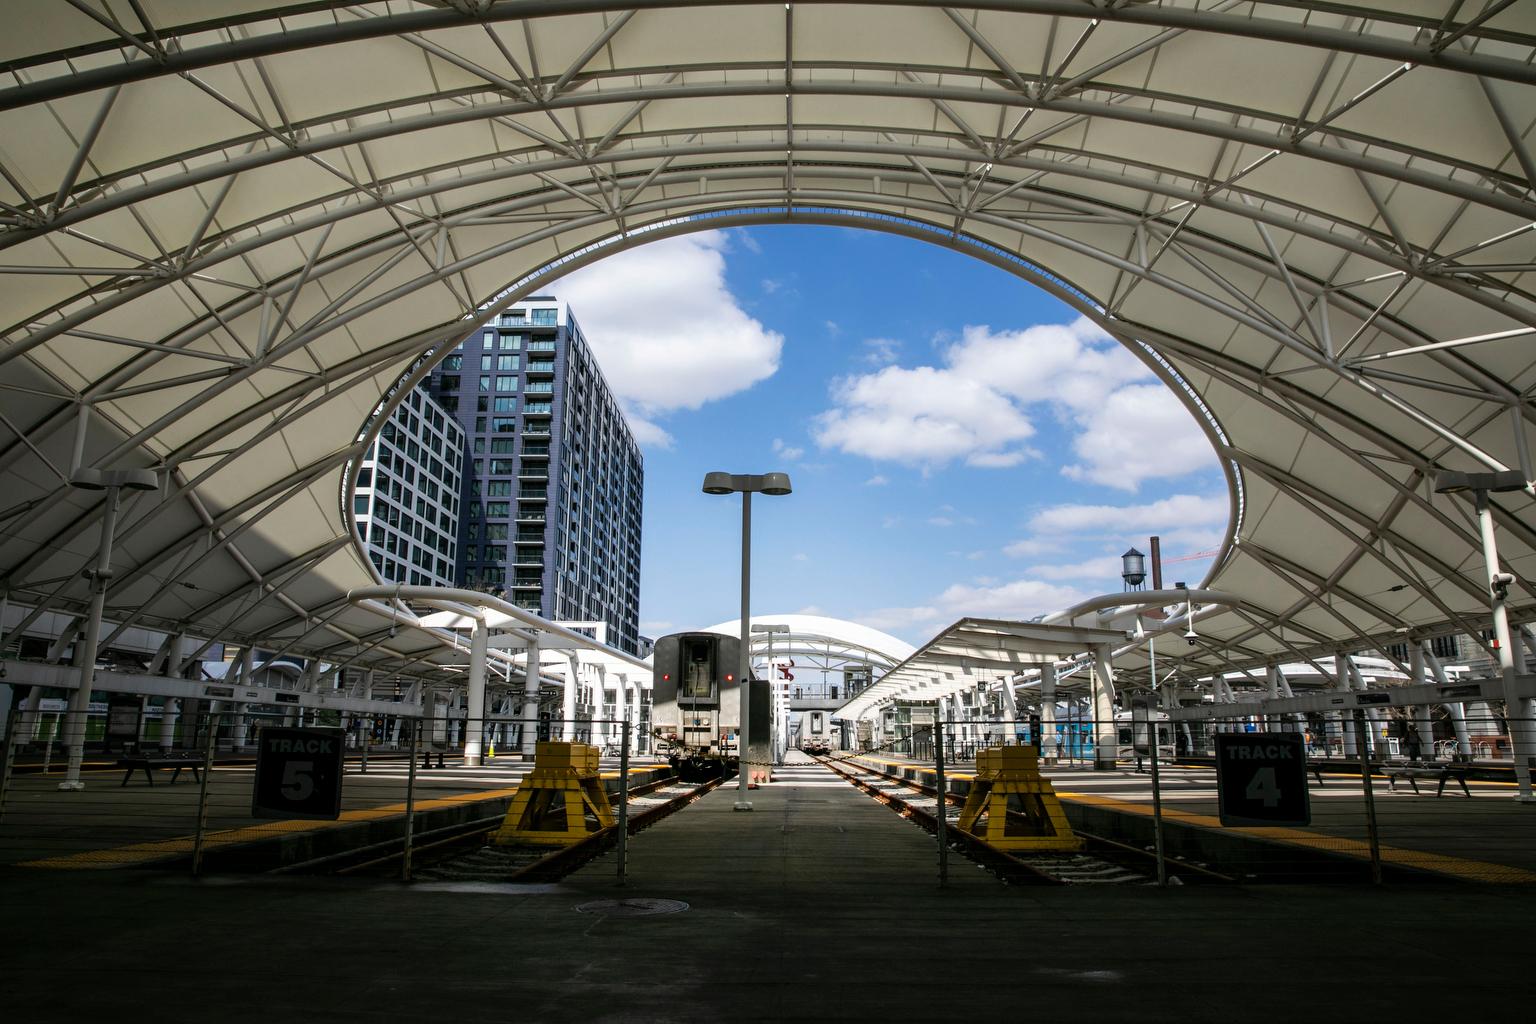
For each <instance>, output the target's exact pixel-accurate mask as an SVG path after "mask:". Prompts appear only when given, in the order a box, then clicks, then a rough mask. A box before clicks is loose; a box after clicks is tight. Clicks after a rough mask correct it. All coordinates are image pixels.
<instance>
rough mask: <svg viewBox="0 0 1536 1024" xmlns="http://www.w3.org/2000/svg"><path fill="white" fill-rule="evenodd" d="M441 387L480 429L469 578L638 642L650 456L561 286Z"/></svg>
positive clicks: (488, 329) (472, 482) (484, 332)
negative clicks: (644, 455)
mask: <svg viewBox="0 0 1536 1024" xmlns="http://www.w3.org/2000/svg"><path fill="white" fill-rule="evenodd" d="M430 386H431V389H432V393H433V395H434V396H436V398H437V400H438V401H439V402H440V403H441V404H442V406H443V408H445V409H447V410H449V411H450V412H451V413H453V414H454V415H455V416H457V418H458V420H459V423H460V424H462V426H463V428H464V430H465V432H466V434H467V436H468V444H469V454H468V457H467V458H468V461H467V462H466V464H465V469H464V480H465V485H464V489H463V503H462V507H461V514H460V532H459V559H458V563H457V578H458V580H459V585H461V586H466V587H475V588H481V589H488V588H502V589H504V590H505V592H506V594H507V596H508V598H509V599H510V600H512V601H513V602H515V603H517V604H519V605H522V606H523V607H525V608H529V609H532V610H534V611H537V612H538V613H539V614H540V615H543V616H545V617H546V618H551V619H559V620H563V621H603V622H606V623H607V624H608V631H607V640H608V643H610V644H612V645H613V646H615V647H619V648H621V649H623V650H627V651H634V650H636V648H637V645H638V643H639V607H640V507H641V491H642V486H643V482H644V465H643V462H642V460H641V456H640V448H639V445H637V444H636V443H635V439H634V435H633V434H631V433H630V430H629V425H628V424H627V423H626V422H625V421H624V415H623V413H622V412H621V411H620V410H619V406H618V403H617V402H616V401H615V400H614V397H613V393H612V392H611V391H610V390H609V388H608V382H607V381H606V380H605V379H604V378H603V374H602V371H601V370H600V369H599V368H598V366H597V363H596V361H595V360H594V359H593V358H592V352H591V349H590V348H589V347H588V345H587V340H586V338H585V337H583V335H582V333H581V328H580V327H579V326H578V325H577V324H576V321H575V319H574V318H573V317H572V316H571V315H570V313H569V310H566V309H563V308H562V307H561V305H560V303H559V301H558V300H556V299H554V298H552V297H550V296H534V297H532V298H529V299H525V300H523V301H521V302H519V303H517V304H516V305H515V306H513V307H512V308H510V309H508V310H505V311H504V312H502V313H501V314H500V315H498V316H497V318H496V320H495V321H494V322H493V323H489V324H486V325H485V326H484V327H483V328H482V329H480V330H478V331H476V332H475V333H474V334H472V335H470V336H469V337H467V338H465V339H464V341H463V343H462V344H461V345H460V346H459V348H458V350H457V351H455V352H454V353H452V354H451V355H449V356H448V357H447V358H446V359H444V360H443V362H442V363H441V364H440V365H439V367H438V368H437V370H436V371H434V373H433V375H432V380H431V385H430Z"/></svg>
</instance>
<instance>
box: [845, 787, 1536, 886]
mask: <svg viewBox="0 0 1536 1024" xmlns="http://www.w3.org/2000/svg"><path fill="white" fill-rule="evenodd" d="M872 760H873V759H872ZM881 763H883V764H901V765H902V766H903V767H917V766H916V765H911V764H907V763H905V762H896V761H886V762H881ZM1188 767H1192V768H1194V766H1188ZM1195 770H1199V769H1198V768H1195ZM1204 770H1206V771H1212V770H1214V769H1204ZM924 773H925V774H928V775H932V772H931V771H925V772H924ZM1324 774H1325V775H1329V777H1334V776H1333V775H1332V774H1330V773H1328V772H1324ZM951 777H952V778H966V777H969V778H974V777H975V776H963V775H954V776H951ZM1339 777H1341V778H1351V777H1352V776H1349V775H1343V776H1339ZM1353 777H1356V778H1358V776H1353ZM1478 784H1479V783H1478V782H1477V781H1475V780H1474V781H1472V785H1474V786H1475V785H1478ZM1482 785H1489V786H1513V785H1515V784H1514V783H1507V782H1485V783H1482ZM1056 795H1057V796H1058V797H1060V798H1062V799H1063V800H1071V801H1072V802H1074V803H1080V804H1089V805H1093V806H1098V807H1107V808H1111V809H1113V810H1117V811H1124V812H1127V813H1130V814H1140V815H1143V816H1145V817H1151V815H1152V807H1151V805H1150V804H1142V803H1134V802H1132V801H1129V800H1120V799H1117V798H1115V797H1109V796H1099V795H1097V794H1092V793H1074V792H1069V791H1066V790H1061V789H1058V790H1056ZM1163 817H1164V818H1167V819H1169V820H1171V821H1179V822H1182V823H1184V824H1187V825H1194V826H1197V827H1199V828H1210V829H1220V830H1221V831H1224V832H1241V833H1244V834H1246V835H1251V836H1254V837H1257V838H1260V839H1269V840H1273V841H1275V842H1280V843H1289V844H1291V845H1293V846H1301V847H1306V848H1308V849H1314V850H1328V851H1331V852H1333V853H1342V854H1344V855H1345V856H1349V857H1356V858H1359V859H1361V860H1366V861H1369V860H1370V857H1371V848H1370V844H1369V843H1366V842H1364V841H1362V840H1358V839H1348V838H1345V837H1343V836H1329V835H1323V834H1322V833H1319V832H1308V831H1305V830H1303V829H1298V828H1248V827H1227V826H1224V825H1222V823H1221V819H1220V818H1215V817H1212V816H1211V815H1208V814H1196V813H1194V812H1193V811H1181V810H1179V809H1177V808H1171V807H1167V806H1164V808H1163ZM1381 859H1382V861H1383V862H1384V863H1388V864H1396V865H1400V866H1403V867H1411V868H1417V869H1419V870H1421V871H1433V872H1437V873H1439V874H1443V875H1450V876H1452V877H1455V878H1461V879H1465V880H1468V881H1473V882H1498V883H1507V884H1521V885H1529V884H1533V883H1536V871H1530V870H1527V869H1525V868H1517V867H1512V866H1510V865H1507V864H1493V863H1490V862H1488V861H1481V860H1472V859H1470V858H1466V857H1453V856H1450V855H1448V854H1440V853H1429V852H1427V851H1424V850H1409V849H1405V848H1403V847H1400V846H1383V847H1381Z"/></svg>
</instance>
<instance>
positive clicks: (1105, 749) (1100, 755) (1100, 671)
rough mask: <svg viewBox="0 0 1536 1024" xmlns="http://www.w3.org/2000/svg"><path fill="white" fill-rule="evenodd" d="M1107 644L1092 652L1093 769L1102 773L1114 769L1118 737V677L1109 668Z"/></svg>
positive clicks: (1098, 645) (1097, 646) (1097, 647)
mask: <svg viewBox="0 0 1536 1024" xmlns="http://www.w3.org/2000/svg"><path fill="white" fill-rule="evenodd" d="M1109 659H1110V649H1109V645H1107V644H1095V645H1094V648H1093V718H1094V722H1093V735H1094V740H1093V766H1094V768H1095V769H1097V770H1099V771H1111V770H1113V769H1114V767H1115V750H1116V748H1117V747H1118V746H1119V737H1118V735H1117V734H1116V732H1115V676H1114V671H1113V670H1112V669H1111V668H1110V665H1109Z"/></svg>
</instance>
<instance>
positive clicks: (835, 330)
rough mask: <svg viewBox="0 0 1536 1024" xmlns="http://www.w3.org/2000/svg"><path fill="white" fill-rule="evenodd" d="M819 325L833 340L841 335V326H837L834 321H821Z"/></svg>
mask: <svg viewBox="0 0 1536 1024" xmlns="http://www.w3.org/2000/svg"><path fill="white" fill-rule="evenodd" d="M821 325H822V326H823V327H825V328H826V329H827V333H828V334H829V335H831V336H832V337H834V338H835V337H837V336H838V335H840V334H842V333H843V328H842V326H841V325H840V324H838V322H837V321H836V320H823V321H822V322H821Z"/></svg>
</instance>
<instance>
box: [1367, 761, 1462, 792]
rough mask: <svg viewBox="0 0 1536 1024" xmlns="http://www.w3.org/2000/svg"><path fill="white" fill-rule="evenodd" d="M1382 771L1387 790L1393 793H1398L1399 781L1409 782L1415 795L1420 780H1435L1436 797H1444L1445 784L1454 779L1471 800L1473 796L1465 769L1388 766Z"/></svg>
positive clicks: (1433, 766) (1430, 766)
mask: <svg viewBox="0 0 1536 1024" xmlns="http://www.w3.org/2000/svg"><path fill="white" fill-rule="evenodd" d="M1381 770H1382V772H1383V774H1385V775H1386V777H1387V788H1388V789H1389V790H1391V791H1392V792H1393V793H1396V792H1397V780H1398V779H1406V780H1408V785H1410V786H1412V787H1413V791H1414V792H1415V793H1417V792H1418V791H1419V783H1418V780H1419V779H1435V780H1437V782H1438V785H1436V787H1435V796H1437V797H1438V796H1444V795H1445V784H1446V783H1447V782H1449V781H1450V780H1452V779H1454V780H1456V782H1458V783H1460V784H1461V791H1462V792H1463V793H1465V794H1466V795H1467V796H1468V797H1469V798H1470V797H1471V796H1472V790H1471V789H1469V788H1468V787H1467V769H1466V768H1465V767H1456V766H1450V765H1439V766H1435V765H1424V766H1421V765H1411V764H1404V765H1397V764H1388V765H1383V766H1382V768H1381Z"/></svg>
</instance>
